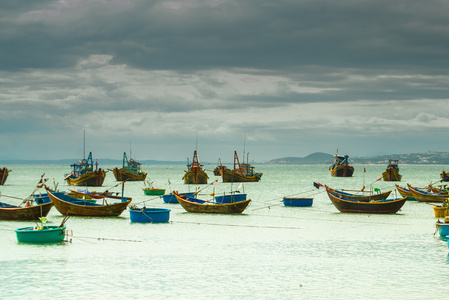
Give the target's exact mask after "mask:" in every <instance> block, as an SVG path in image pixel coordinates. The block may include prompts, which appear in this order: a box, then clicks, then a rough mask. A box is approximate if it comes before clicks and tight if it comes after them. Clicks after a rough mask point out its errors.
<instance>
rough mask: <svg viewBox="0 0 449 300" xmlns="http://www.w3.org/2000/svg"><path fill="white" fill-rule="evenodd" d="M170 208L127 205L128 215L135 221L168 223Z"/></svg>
mask: <svg viewBox="0 0 449 300" xmlns="http://www.w3.org/2000/svg"><path fill="white" fill-rule="evenodd" d="M170 211H171V210H170V209H167V208H150V207H142V208H139V207H137V206H130V207H129V217H130V219H131V222H135V223H168V221H169V219H170Z"/></svg>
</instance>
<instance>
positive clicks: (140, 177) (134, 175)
mask: <svg viewBox="0 0 449 300" xmlns="http://www.w3.org/2000/svg"><path fill="white" fill-rule="evenodd" d="M141 166H142V164H141V163H139V162H137V161H135V160H134V159H132V158H130V159H129V160H128V157H127V156H126V152H124V153H123V165H122V167H121V168H120V169H119V168H114V169H113V170H112V172H113V173H114V176H115V179H116V180H117V181H144V180H145V178H146V177H147V172H144V171H142V169H141Z"/></svg>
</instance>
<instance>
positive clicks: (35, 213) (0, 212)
mask: <svg viewBox="0 0 449 300" xmlns="http://www.w3.org/2000/svg"><path fill="white" fill-rule="evenodd" d="M52 206H53V204H52V203H51V202H49V203H43V204H38V205H29V206H26V205H25V206H16V205H11V204H7V203H3V202H0V220H39V217H45V216H47V215H48V212H49V211H50V209H51V207H52Z"/></svg>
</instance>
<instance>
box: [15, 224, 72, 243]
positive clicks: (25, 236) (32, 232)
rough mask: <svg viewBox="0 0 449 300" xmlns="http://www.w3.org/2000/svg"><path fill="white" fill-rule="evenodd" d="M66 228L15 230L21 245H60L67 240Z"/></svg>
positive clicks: (47, 227) (43, 227)
mask: <svg viewBox="0 0 449 300" xmlns="http://www.w3.org/2000/svg"><path fill="white" fill-rule="evenodd" d="M65 228H66V227H65V226H63V227H59V226H46V225H44V226H42V227H22V228H18V229H16V230H15V232H16V235H17V240H18V241H19V242H20V243H32V244H42V243H59V242H62V241H63V240H64V238H65Z"/></svg>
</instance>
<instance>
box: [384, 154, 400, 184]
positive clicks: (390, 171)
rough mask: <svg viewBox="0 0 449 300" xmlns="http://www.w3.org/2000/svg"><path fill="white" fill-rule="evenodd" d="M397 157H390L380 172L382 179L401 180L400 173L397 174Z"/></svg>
mask: <svg viewBox="0 0 449 300" xmlns="http://www.w3.org/2000/svg"><path fill="white" fill-rule="evenodd" d="M398 162H399V160H398V159H390V160H389V162H388V165H387V169H386V170H385V172H383V173H382V178H383V179H384V181H401V178H402V175H401V174H399V166H398Z"/></svg>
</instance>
